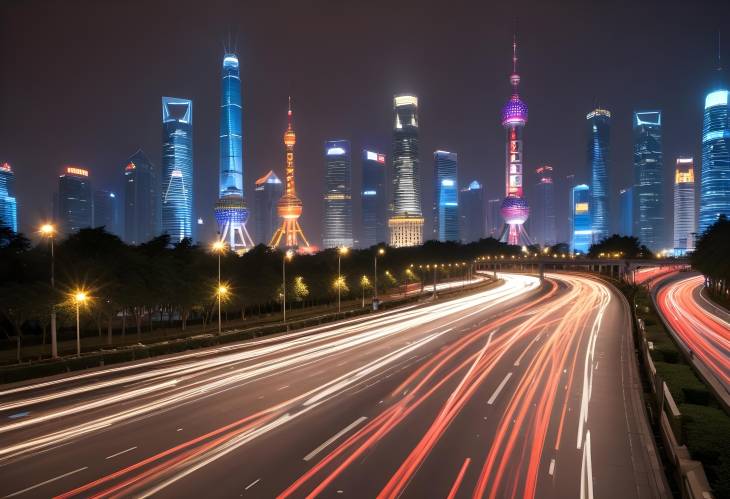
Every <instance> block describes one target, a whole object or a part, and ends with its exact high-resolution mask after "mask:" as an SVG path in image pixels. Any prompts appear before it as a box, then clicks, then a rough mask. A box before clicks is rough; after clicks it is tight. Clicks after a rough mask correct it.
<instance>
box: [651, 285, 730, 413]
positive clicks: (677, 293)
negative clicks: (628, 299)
mask: <svg viewBox="0 0 730 499" xmlns="http://www.w3.org/2000/svg"><path fill="white" fill-rule="evenodd" d="M659 286H660V287H659V288H658V291H656V295H655V299H656V304H657V307H658V309H659V312H660V313H661V314H662V316H663V317H664V318H665V320H666V321H667V323H668V324H669V326H670V329H671V330H672V332H673V333H674V335H675V337H676V338H677V339H678V341H679V342H680V343H681V344H682V345H683V346H684V347H685V351H686V353H688V354H689V356H690V357H691V360H692V361H693V362H695V364H696V365H698V367H699V370H700V372H701V373H702V374H703V376H704V377H705V379H707V381H708V382H710V383H711V384H713V385H714V386H715V388H716V390H715V391H716V392H718V394H719V395H720V396H721V397H722V398H723V399H725V400H730V314H728V313H727V312H725V311H724V310H722V309H720V308H719V307H718V306H717V305H714V304H713V303H711V302H710V301H709V300H707V298H705V297H704V296H703V295H702V293H701V291H702V288H703V287H704V277H702V276H701V275H697V274H695V273H692V274H686V273H682V274H679V275H676V276H674V277H673V278H669V279H667V280H665V281H663V282H662V283H660V285H659Z"/></svg>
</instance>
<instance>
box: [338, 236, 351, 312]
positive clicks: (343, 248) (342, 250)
mask: <svg viewBox="0 0 730 499" xmlns="http://www.w3.org/2000/svg"><path fill="white" fill-rule="evenodd" d="M348 251H349V250H348V249H347V246H340V247H339V248H337V313H338V314H339V313H340V312H341V310H342V309H341V307H340V295H341V289H342V274H341V273H340V263H341V260H342V256H343V255H347V253H348Z"/></svg>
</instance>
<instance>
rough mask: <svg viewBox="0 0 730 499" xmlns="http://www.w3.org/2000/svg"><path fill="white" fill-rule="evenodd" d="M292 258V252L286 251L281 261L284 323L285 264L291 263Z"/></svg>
mask: <svg viewBox="0 0 730 499" xmlns="http://www.w3.org/2000/svg"><path fill="white" fill-rule="evenodd" d="M292 258H294V251H292V250H290V249H288V250H286V251H285V252H284V256H283V257H282V259H281V296H282V300H281V303H282V306H283V308H284V322H286V262H287V261H291V259H292Z"/></svg>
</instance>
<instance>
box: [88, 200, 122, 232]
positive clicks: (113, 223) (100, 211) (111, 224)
mask: <svg viewBox="0 0 730 499" xmlns="http://www.w3.org/2000/svg"><path fill="white" fill-rule="evenodd" d="M92 214H93V216H92V220H91V222H92V224H91V225H92V227H104V229H105V230H106V231H107V232H109V233H111V234H116V233H117V232H118V230H119V225H118V224H119V200H118V199H117V195H116V194H115V193H113V192H111V191H106V190H96V191H94V197H93V210H92Z"/></svg>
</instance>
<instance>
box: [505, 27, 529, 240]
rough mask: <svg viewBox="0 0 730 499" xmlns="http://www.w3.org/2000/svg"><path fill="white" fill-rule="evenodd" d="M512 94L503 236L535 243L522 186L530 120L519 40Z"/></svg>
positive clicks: (507, 109)
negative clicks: (524, 139) (522, 96)
mask: <svg viewBox="0 0 730 499" xmlns="http://www.w3.org/2000/svg"><path fill="white" fill-rule="evenodd" d="M509 82H510V84H511V85H512V97H511V98H510V100H509V101H507V104H505V105H504V107H503V108H502V126H503V127H504V128H505V130H507V148H506V161H505V163H506V172H505V183H506V186H505V190H506V195H505V198H504V201H502V207H501V209H500V212H501V214H502V218H503V219H504V224H505V225H504V229H503V231H502V235H501V237H500V239H501V240H502V241H504V242H506V243H508V244H523V245H529V244H531V241H530V238H529V237H528V236H527V231H525V222H526V221H527V218H528V217H529V216H530V207H529V205H528V204H527V200H526V199H525V198H524V197H523V190H522V185H523V184H522V175H523V172H522V161H523V157H522V154H523V148H522V130H523V129H524V128H525V125H526V124H527V104H525V102H524V101H523V100H522V99H520V95H519V89H518V87H519V85H520V75H519V74H517V40H516V39H515V40H514V41H513V42H512V74H511V75H510V77H509Z"/></svg>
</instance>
